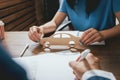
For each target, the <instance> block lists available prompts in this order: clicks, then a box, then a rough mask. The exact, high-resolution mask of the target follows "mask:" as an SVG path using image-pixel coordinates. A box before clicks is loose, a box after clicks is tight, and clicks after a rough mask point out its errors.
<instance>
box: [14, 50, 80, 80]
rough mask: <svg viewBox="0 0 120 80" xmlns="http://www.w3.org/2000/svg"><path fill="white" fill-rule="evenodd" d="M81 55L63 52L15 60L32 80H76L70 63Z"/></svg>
mask: <svg viewBox="0 0 120 80" xmlns="http://www.w3.org/2000/svg"><path fill="white" fill-rule="evenodd" d="M79 55H80V53H79V52H78V53H72V52H70V51H63V52H56V53H47V54H42V55H37V56H32V57H22V58H15V59H14V60H15V61H16V62H17V63H19V64H20V65H22V66H23V67H24V68H25V70H26V71H27V74H28V77H29V79H30V80H74V77H75V76H74V74H73V72H72V69H71V68H70V67H69V62H70V61H74V60H76V59H77V57H78V56H79Z"/></svg>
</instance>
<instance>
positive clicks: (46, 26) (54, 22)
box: [40, 12, 66, 34]
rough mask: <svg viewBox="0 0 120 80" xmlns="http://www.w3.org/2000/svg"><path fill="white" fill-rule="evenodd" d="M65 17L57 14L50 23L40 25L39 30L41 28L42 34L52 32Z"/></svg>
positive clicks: (60, 13) (63, 14) (59, 13)
mask: <svg viewBox="0 0 120 80" xmlns="http://www.w3.org/2000/svg"><path fill="white" fill-rule="evenodd" d="M65 17H66V14H65V13H63V12H57V13H56V15H55V16H54V18H53V19H52V20H51V21H50V22H48V23H46V24H44V25H41V26H40V28H43V33H44V34H46V33H50V32H53V31H55V30H56V28H57V27H58V26H59V25H60V24H61V23H62V21H63V20H64V19H65Z"/></svg>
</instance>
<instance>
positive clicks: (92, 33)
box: [81, 28, 102, 45]
mask: <svg viewBox="0 0 120 80" xmlns="http://www.w3.org/2000/svg"><path fill="white" fill-rule="evenodd" d="M101 39H102V36H101V34H100V32H99V31H97V30H96V29H94V28H90V29H88V30H86V31H85V32H84V33H83V35H82V37H81V42H82V43H84V44H86V45H90V44H92V43H93V42H97V41H100V40H101Z"/></svg>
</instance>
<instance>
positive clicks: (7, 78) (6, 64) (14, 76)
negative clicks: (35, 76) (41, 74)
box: [0, 44, 28, 80]
mask: <svg viewBox="0 0 120 80" xmlns="http://www.w3.org/2000/svg"><path fill="white" fill-rule="evenodd" d="M8 54H9V53H8V52H7V51H6V50H5V49H4V48H3V47H2V45H1V44H0V80H28V78H27V74H26V71H25V70H24V69H23V68H22V67H21V66H19V65H18V64H17V63H16V62H14V61H13V60H12V58H11V57H10V56H9V55H8Z"/></svg>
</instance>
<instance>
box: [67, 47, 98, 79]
mask: <svg viewBox="0 0 120 80" xmlns="http://www.w3.org/2000/svg"><path fill="white" fill-rule="evenodd" d="M83 54H84V55H83ZM69 65H70V67H71V68H72V69H73V72H74V75H75V76H76V79H77V80H80V79H81V77H82V75H83V74H84V73H85V72H87V71H89V70H92V69H100V64H99V60H98V58H97V57H95V56H94V55H93V54H92V53H90V51H89V50H88V49H87V50H85V51H83V52H82V53H81V55H80V57H78V59H77V60H76V61H71V62H70V63H69Z"/></svg>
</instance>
